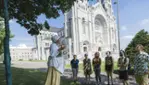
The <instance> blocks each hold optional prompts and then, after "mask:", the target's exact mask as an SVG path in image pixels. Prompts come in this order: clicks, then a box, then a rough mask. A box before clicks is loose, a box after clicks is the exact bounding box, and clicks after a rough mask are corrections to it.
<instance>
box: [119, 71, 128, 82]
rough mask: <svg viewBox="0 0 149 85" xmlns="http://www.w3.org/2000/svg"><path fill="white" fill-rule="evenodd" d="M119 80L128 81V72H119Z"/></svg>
mask: <svg viewBox="0 0 149 85" xmlns="http://www.w3.org/2000/svg"><path fill="white" fill-rule="evenodd" d="M119 79H122V80H128V71H127V70H124V71H119Z"/></svg>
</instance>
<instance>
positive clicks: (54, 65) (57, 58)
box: [45, 35, 65, 85]
mask: <svg viewBox="0 0 149 85" xmlns="http://www.w3.org/2000/svg"><path fill="white" fill-rule="evenodd" d="M59 39H60V38H59V36H57V35H55V36H52V38H51V40H52V44H51V45H50V56H49V59H48V63H47V64H48V71H47V78H46V82H45V85H60V75H61V74H62V73H63V72H64V59H63V57H62V55H61V51H62V50H63V49H64V48H65V46H64V45H60V41H59Z"/></svg>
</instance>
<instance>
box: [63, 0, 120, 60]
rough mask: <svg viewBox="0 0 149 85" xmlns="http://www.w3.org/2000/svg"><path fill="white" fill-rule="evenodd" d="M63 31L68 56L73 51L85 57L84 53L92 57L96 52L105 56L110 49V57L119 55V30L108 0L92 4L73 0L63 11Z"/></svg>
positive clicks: (80, 56) (84, 0)
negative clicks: (71, 4) (66, 42)
mask: <svg viewBox="0 0 149 85" xmlns="http://www.w3.org/2000/svg"><path fill="white" fill-rule="evenodd" d="M64 32H65V37H67V39H68V43H69V56H70V57H71V58H70V59H72V55H73V54H76V55H78V58H80V59H81V58H84V57H83V55H84V54H85V53H88V55H89V57H90V58H93V56H94V53H95V52H97V51H98V52H100V55H101V57H102V58H105V52H106V51H111V52H112V55H113V57H114V58H115V59H117V58H118V54H119V49H118V48H119V45H118V30H117V24H116V18H115V16H114V14H113V9H112V1H111V0H102V1H100V0H97V2H96V3H95V4H94V5H89V2H88V0H78V1H76V2H75V3H74V6H73V7H72V9H71V10H70V11H68V12H67V13H65V26H64Z"/></svg>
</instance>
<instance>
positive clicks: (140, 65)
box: [134, 44, 149, 85]
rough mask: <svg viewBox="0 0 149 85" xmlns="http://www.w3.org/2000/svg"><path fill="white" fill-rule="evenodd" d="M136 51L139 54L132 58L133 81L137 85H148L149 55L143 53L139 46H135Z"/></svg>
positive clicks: (141, 46) (141, 47) (142, 48)
mask: <svg viewBox="0 0 149 85" xmlns="http://www.w3.org/2000/svg"><path fill="white" fill-rule="evenodd" d="M136 50H137V51H138V52H139V54H138V55H137V56H136V57H135V58H134V71H135V79H136V82H137V83H138V84H139V85H148V83H149V79H148V74H149V68H148V64H149V55H148V54H147V53H146V52H145V51H144V47H143V45H141V44H138V45H137V46H136Z"/></svg>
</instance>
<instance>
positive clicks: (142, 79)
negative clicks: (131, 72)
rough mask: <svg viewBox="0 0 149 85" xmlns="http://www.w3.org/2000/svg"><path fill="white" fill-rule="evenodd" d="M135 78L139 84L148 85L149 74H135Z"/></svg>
mask: <svg viewBox="0 0 149 85" xmlns="http://www.w3.org/2000/svg"><path fill="white" fill-rule="evenodd" d="M135 79H136V82H137V83H138V84H139V85H148V83H149V79H148V74H146V75H135Z"/></svg>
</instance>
